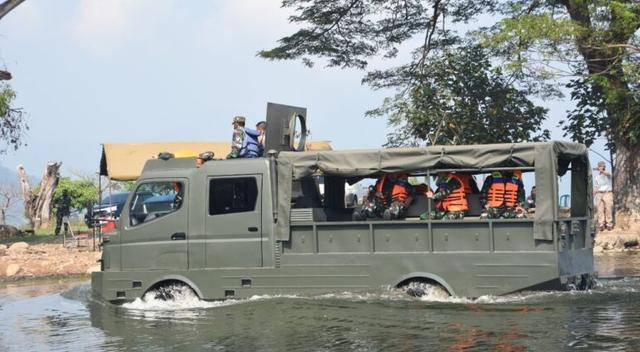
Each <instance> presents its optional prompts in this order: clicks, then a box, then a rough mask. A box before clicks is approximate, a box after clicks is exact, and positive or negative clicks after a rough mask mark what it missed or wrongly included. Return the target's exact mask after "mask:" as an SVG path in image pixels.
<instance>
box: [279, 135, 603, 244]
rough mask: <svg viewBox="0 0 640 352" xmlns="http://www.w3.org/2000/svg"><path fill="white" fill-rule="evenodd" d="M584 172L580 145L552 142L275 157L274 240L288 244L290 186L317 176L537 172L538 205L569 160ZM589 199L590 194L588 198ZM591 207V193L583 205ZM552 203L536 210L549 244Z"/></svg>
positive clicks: (584, 150) (540, 235) (551, 193)
mask: <svg viewBox="0 0 640 352" xmlns="http://www.w3.org/2000/svg"><path fill="white" fill-rule="evenodd" d="M574 159H579V160H581V162H583V163H584V164H585V165H586V166H587V170H582V171H583V172H585V173H584V175H585V178H586V177H587V176H588V180H589V181H588V182H591V179H590V177H591V171H590V169H588V165H589V161H588V149H587V147H586V146H584V145H583V144H578V143H571V142H562V141H550V142H539V143H516V144H484V145H459V146H431V147H422V148H394V149H371V150H340V151H331V152H325V151H318V152H313V151H308V152H282V153H280V154H279V155H278V159H277V160H278V161H277V162H278V193H277V194H278V213H279V214H281V215H279V217H278V223H277V226H276V233H277V238H278V239H281V240H288V239H289V211H290V209H291V187H292V181H293V180H295V179H299V178H302V177H308V176H312V175H315V174H323V175H331V176H340V177H345V178H346V177H353V176H360V177H362V176H376V175H380V174H383V173H394V172H421V171H426V170H430V169H431V170H432V169H446V168H454V169H455V168H458V169H484V168H492V167H535V170H536V192H537V196H538V197H539V198H540V199H545V198H546V197H552V196H553V197H556V196H557V195H556V194H555V193H554V192H555V189H556V183H555V178H556V175H558V174H564V173H565V172H566V167H567V165H568V164H569V162H570V161H571V160H574ZM588 193H589V192H588ZM589 201H590V193H589V195H587V202H589ZM555 207H556V200H555V199H552V201H551V202H550V203H548V204H547V203H544V204H543V203H541V204H540V206H539V208H537V209H536V230H535V231H536V237H535V238H537V239H548V238H551V221H553V219H554V217H555V215H554V209H555Z"/></svg>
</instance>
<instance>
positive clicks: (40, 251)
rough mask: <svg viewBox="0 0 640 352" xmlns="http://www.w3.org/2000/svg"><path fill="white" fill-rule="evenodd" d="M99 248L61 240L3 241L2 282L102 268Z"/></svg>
mask: <svg viewBox="0 0 640 352" xmlns="http://www.w3.org/2000/svg"><path fill="white" fill-rule="evenodd" d="M98 259H100V252H99V251H95V252H94V251H91V250H89V249H88V247H75V248H68V247H63V246H62V245H61V244H59V243H40V244H34V245H29V244H28V243H26V242H16V243H13V244H11V245H9V246H7V245H0V282H1V281H10V280H20V279H31V278H43V277H63V276H69V275H88V274H89V273H91V272H93V271H97V270H100V265H99V264H98V263H97V260H98Z"/></svg>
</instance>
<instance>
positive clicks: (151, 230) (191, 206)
mask: <svg viewBox="0 0 640 352" xmlns="http://www.w3.org/2000/svg"><path fill="white" fill-rule="evenodd" d="M267 115H268V125H269V131H268V134H267V149H269V150H270V152H269V155H268V157H264V158H255V159H235V160H210V161H207V162H205V163H204V164H203V165H201V166H197V165H196V159H195V158H172V159H169V160H160V159H154V160H149V161H147V162H146V164H145V166H144V169H143V171H142V173H141V175H140V177H139V179H138V180H137V183H136V187H135V191H133V192H132V193H131V195H130V196H129V199H128V200H127V204H126V206H125V207H124V209H123V211H122V214H121V216H120V220H119V223H118V225H117V231H116V232H113V233H108V234H105V235H104V238H103V253H102V259H101V271H100V272H95V273H93V275H92V286H93V290H94V291H95V293H96V294H98V295H99V296H101V297H102V298H103V299H105V300H107V301H111V302H123V301H131V300H134V299H135V298H138V297H141V296H143V295H144V294H145V293H146V292H148V291H151V290H156V289H159V288H162V287H166V286H169V285H176V284H178V285H184V286H188V287H189V288H190V289H192V290H193V291H194V292H195V293H196V294H197V295H198V296H199V297H200V298H201V299H205V300H215V299H225V298H243V297H250V296H253V295H263V294H272V295H273V294H316V293H322V292H331V291H367V290H377V289H380V288H389V287H390V288H393V287H403V286H407V285H410V284H412V283H428V284H433V285H438V286H440V287H442V288H443V289H444V290H446V291H447V292H448V293H449V294H451V295H457V296H466V297H478V296H482V295H502V294H507V293H511V292H516V291H522V290H537V289H562V288H567V287H569V286H573V287H587V286H588V285H589V282H590V280H591V278H592V275H593V273H594V268H593V252H592V243H593V238H594V229H593V226H592V221H591V219H592V212H593V209H592V204H593V201H592V198H591V197H592V193H591V189H592V186H591V168H590V166H589V160H588V155H587V148H586V147H585V146H584V145H582V144H575V143H567V142H556V141H554V142H542V143H519V144H492V145H469V146H432V147H423V148H402V149H372V150H342V151H331V150H329V151H305V150H303V149H304V143H305V141H304V133H302V138H301V140H300V141H298V140H297V139H296V137H295V133H294V132H293V131H294V130H295V125H296V123H295V121H305V118H306V110H305V109H302V108H296V107H289V106H283V105H277V104H269V106H268V112H267ZM305 129H306V128H303V131H304V130H305ZM294 142H296V143H294ZM294 144H297V147H294ZM494 170H521V171H522V172H524V173H525V174H526V175H528V176H525V177H529V178H530V180H534V181H535V185H536V189H537V198H536V209H535V212H530V213H529V214H528V216H527V217H526V218H519V219H481V218H480V216H479V215H480V211H481V209H480V206H479V205H478V204H476V203H477V202H476V201H475V200H474V196H475V195H469V202H470V203H471V208H470V210H469V212H468V214H467V216H465V218H464V219H459V220H420V218H419V217H418V216H419V214H421V213H423V212H425V211H427V212H428V211H429V210H430V209H432V208H433V206H434V204H433V203H432V202H431V201H430V200H429V199H427V198H426V197H424V198H422V197H420V196H418V197H416V200H415V201H414V202H413V204H412V205H411V207H410V208H409V209H408V213H407V217H406V219H401V220H393V221H384V220H381V219H380V220H376V219H371V220H367V221H353V220H352V216H351V215H352V212H353V209H352V208H348V207H346V205H345V200H344V192H345V183H353V182H357V181H360V180H362V179H365V178H372V179H375V178H376V177H378V176H380V175H383V174H386V173H398V172H402V173H408V174H410V175H412V176H424V177H425V178H424V179H425V180H431V178H432V176H433V175H435V174H437V173H439V172H459V173H463V172H464V173H469V174H472V175H478V176H480V175H483V174H487V173H490V172H491V171H494ZM320 176H322V178H323V181H324V194H323V195H321V194H320V193H319V191H318V183H317V179H318V177H320ZM559 177H563V180H564V181H567V178H568V181H570V192H571V204H570V205H571V207H570V209H560V208H559V205H558V194H559V182H558V179H559ZM426 182H429V181H426ZM149 192H151V193H154V194H156V195H157V197H153V199H155V200H156V201H155V202H152V203H150V202H148V199H150V198H149V197H148V194H149ZM139 195H144V197H141V196H139ZM474 204H475V205H474Z"/></svg>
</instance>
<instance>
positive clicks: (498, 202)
mask: <svg viewBox="0 0 640 352" xmlns="http://www.w3.org/2000/svg"><path fill="white" fill-rule="evenodd" d="M504 195H505V180H504V177H502V173H501V172H500V171H494V172H492V173H491V186H489V189H488V190H487V207H489V208H499V207H501V206H502V205H503V204H504Z"/></svg>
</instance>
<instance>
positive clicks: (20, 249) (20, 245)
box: [7, 242, 29, 254]
mask: <svg viewBox="0 0 640 352" xmlns="http://www.w3.org/2000/svg"><path fill="white" fill-rule="evenodd" d="M27 249H29V244H28V243H27V242H16V243H14V244H12V245H11V246H10V247H9V249H7V254H20V253H25V252H26V251H27Z"/></svg>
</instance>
